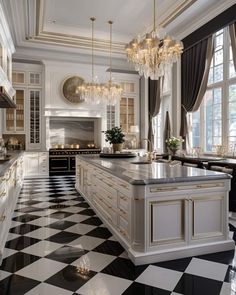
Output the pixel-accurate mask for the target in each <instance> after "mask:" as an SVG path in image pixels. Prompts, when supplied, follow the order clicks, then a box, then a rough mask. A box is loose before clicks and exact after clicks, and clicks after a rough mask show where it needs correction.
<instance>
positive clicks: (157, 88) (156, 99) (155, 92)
mask: <svg viewBox="0 0 236 295" xmlns="http://www.w3.org/2000/svg"><path fill="white" fill-rule="evenodd" d="M161 83H162V78H159V79H158V80H151V79H150V78H149V79H148V123H149V124H148V139H149V140H150V141H151V142H152V144H153V142H154V136H153V127H152V119H153V118H154V117H156V115H157V114H158V113H159V110H160V105H161ZM151 148H152V147H151V146H150V144H148V150H149V151H150V150H151Z"/></svg>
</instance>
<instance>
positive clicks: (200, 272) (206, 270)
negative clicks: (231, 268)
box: [185, 258, 228, 281]
mask: <svg viewBox="0 0 236 295" xmlns="http://www.w3.org/2000/svg"><path fill="white" fill-rule="evenodd" d="M227 269H228V265H226V264H222V263H217V262H212V261H207V260H203V259H198V258H193V259H192V260H191V262H190V263H189V265H188V267H187V268H186V270H185V272H186V273H189V274H192V275H196V276H201V277H206V278H209V279H213V280H218V281H223V280H224V277H225V274H226V272H227Z"/></svg>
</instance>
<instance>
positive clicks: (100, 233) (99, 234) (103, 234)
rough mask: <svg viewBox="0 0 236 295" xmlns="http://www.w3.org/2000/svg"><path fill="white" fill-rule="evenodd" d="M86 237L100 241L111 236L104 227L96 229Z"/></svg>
mask: <svg viewBox="0 0 236 295" xmlns="http://www.w3.org/2000/svg"><path fill="white" fill-rule="evenodd" d="M86 236H91V237H96V238H101V239H109V238H110V237H111V236H112V234H111V232H110V231H109V230H108V229H107V228H105V227H96V228H94V229H93V230H91V231H90V232H88V233H87V234H86Z"/></svg>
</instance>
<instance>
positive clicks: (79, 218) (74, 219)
mask: <svg viewBox="0 0 236 295" xmlns="http://www.w3.org/2000/svg"><path fill="white" fill-rule="evenodd" d="M63 211H65V209H63ZM88 218H89V217H88V216H86V215H79V214H74V215H71V216H68V217H66V218H65V219H64V220H67V221H72V222H82V221H84V220H86V219H88Z"/></svg>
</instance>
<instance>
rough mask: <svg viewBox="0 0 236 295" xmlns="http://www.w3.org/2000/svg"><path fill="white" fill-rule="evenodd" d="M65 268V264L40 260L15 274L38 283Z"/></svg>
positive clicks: (44, 259)
mask: <svg viewBox="0 0 236 295" xmlns="http://www.w3.org/2000/svg"><path fill="white" fill-rule="evenodd" d="M64 267H66V264H65V263H61V262H57V261H54V260H51V259H46V258H42V259H39V260H37V261H35V262H34V263H32V264H30V265H28V266H26V267H24V268H22V269H21V270H19V271H17V272H16V274H18V275H20V276H23V277H27V278H31V279H34V280H38V281H45V280H46V279H48V278H49V277H51V276H52V275H54V274H55V273H57V272H58V271H60V270H62V269H63V268H64Z"/></svg>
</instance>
